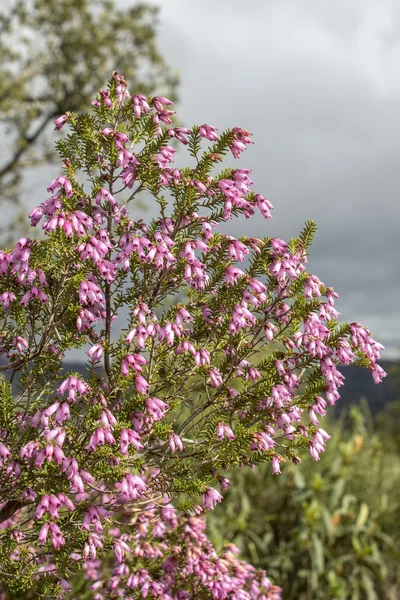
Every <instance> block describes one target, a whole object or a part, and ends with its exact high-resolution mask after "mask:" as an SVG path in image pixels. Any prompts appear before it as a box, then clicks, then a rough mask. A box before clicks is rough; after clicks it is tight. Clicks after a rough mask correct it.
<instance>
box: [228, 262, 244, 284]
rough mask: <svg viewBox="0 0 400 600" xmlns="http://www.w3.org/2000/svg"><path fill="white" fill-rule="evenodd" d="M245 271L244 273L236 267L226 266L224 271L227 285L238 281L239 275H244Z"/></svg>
mask: <svg viewBox="0 0 400 600" xmlns="http://www.w3.org/2000/svg"><path fill="white" fill-rule="evenodd" d="M245 275H246V273H244V272H243V271H242V270H241V269H238V268H237V267H232V266H230V267H227V269H226V271H225V281H226V284H227V285H234V284H235V283H237V282H238V280H239V278H240V277H244V276H245Z"/></svg>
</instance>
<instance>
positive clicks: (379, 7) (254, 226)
mask: <svg viewBox="0 0 400 600" xmlns="http://www.w3.org/2000/svg"><path fill="white" fill-rule="evenodd" d="M128 2H129V0H117V3H118V4H119V5H120V6H121V7H122V6H124V7H126V6H127V4H128ZM154 3H155V4H160V3H159V2H154ZM160 25H161V26H160V30H159V33H160V36H159V46H160V49H161V51H162V53H163V55H164V56H165V58H166V60H167V61H168V62H169V64H170V65H171V66H173V67H175V68H176V69H177V70H178V71H179V72H180V75H181V88H180V104H179V106H178V107H177V111H178V116H179V118H180V120H181V122H183V124H185V125H187V126H191V125H193V124H198V125H201V124H203V123H209V124H211V125H214V126H216V127H218V128H219V130H221V131H222V130H223V129H225V128H227V127H233V126H236V125H238V126H241V127H244V128H245V129H248V130H250V131H251V132H252V133H253V140H254V145H253V146H251V147H249V149H248V150H246V152H245V153H244V154H243V155H242V158H241V159H240V160H239V161H234V160H233V159H231V160H230V164H231V166H233V165H235V166H236V167H238V168H239V167H240V168H251V169H252V170H253V173H252V179H253V180H254V182H255V185H254V189H255V191H257V192H259V193H261V194H263V195H264V196H265V197H267V198H268V199H269V200H270V201H271V202H272V204H273V206H274V211H273V219H272V220H271V221H264V220H263V219H257V218H254V219H250V220H249V221H246V220H245V219H243V220H237V219H236V220H235V221H234V222H232V224H231V225H230V229H229V231H230V233H231V234H232V235H237V236H239V235H254V236H263V235H268V236H271V237H281V238H283V239H288V238H290V237H291V236H293V237H294V236H297V235H298V233H299V231H300V230H301V229H302V227H303V224H304V222H305V221H306V220H307V219H310V218H312V219H314V220H315V221H316V222H317V223H318V226H319V233H318V235H317V239H316V243H315V245H314V246H313V248H312V257H311V259H310V261H309V264H308V270H309V271H310V272H313V273H315V274H316V275H317V276H318V277H319V278H320V279H321V280H322V281H323V282H324V283H325V284H326V285H329V286H333V287H334V288H335V290H336V291H337V292H338V294H339V296H340V298H339V300H338V301H337V303H336V307H337V309H338V310H339V311H340V313H341V317H340V318H341V320H347V321H359V322H361V323H363V324H364V325H367V326H368V327H369V328H370V329H371V331H372V333H373V335H374V337H375V338H376V339H378V341H380V342H381V343H383V344H384V345H385V346H386V351H385V352H384V353H383V357H384V358H399V350H400V302H399V299H398V298H399V292H400V267H399V258H398V257H399V250H398V247H399V243H398V240H400V203H399V194H400V168H399V164H398V163H399V160H400V152H399V151H400V119H399V111H400V43H399V42H400V3H399V2H398V0H394V1H391V0H379V1H378V0H335V1H334V2H333V1H330V0H246V2H243V1H242V0H166V1H164V2H161V24H160ZM130 91H131V93H137V92H140V90H132V89H131V90H130ZM37 173H38V175H37V176H40V170H38V171H37ZM48 177H49V176H48V170H47V173H46V180H45V181H43V182H42V183H41V187H42V188H43V191H44V189H45V187H46V185H47V179H48ZM37 186H38V180H37V178H36V180H35V181H34V180H29V181H27V188H26V194H28V196H29V194H30V189H33V188H35V189H34V194H33V196H35V198H36V200H39V201H40V200H42V199H43V197H42V195H40V196H38V195H37ZM33 196H32V195H31V202H32V201H33ZM35 204H37V202H35ZM148 216H149V215H148Z"/></svg>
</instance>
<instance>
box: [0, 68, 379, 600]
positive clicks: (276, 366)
mask: <svg viewBox="0 0 400 600" xmlns="http://www.w3.org/2000/svg"><path fill="white" fill-rule="evenodd" d="M171 105H172V102H171V101H170V100H169V99H167V98H165V97H161V96H156V97H153V98H151V97H146V96H144V95H142V94H136V95H134V96H133V97H131V96H130V94H129V92H128V90H127V87H126V82H125V79H124V78H123V77H122V76H121V75H120V74H118V73H116V72H114V74H113V77H112V79H111V80H110V82H109V86H108V88H107V89H103V90H100V93H99V94H98V96H97V98H96V99H95V100H94V101H93V102H92V107H93V111H92V113H90V114H82V115H77V114H75V113H72V112H70V111H69V112H67V113H65V114H64V115H61V116H60V117H58V118H57V119H56V121H55V123H56V127H57V128H61V127H63V126H65V125H66V123H68V125H69V127H70V130H71V133H69V134H68V135H67V136H66V137H65V138H64V139H61V140H60V141H59V142H58V143H57V149H58V152H59V154H60V156H61V158H62V161H63V163H62V169H63V174H62V175H60V176H59V177H57V178H56V179H54V181H53V182H52V183H51V184H50V186H49V188H48V192H49V193H51V198H49V199H47V200H45V201H44V202H43V203H42V204H41V205H40V206H38V207H37V208H36V209H34V210H32V211H31V213H30V215H29V216H30V219H31V223H32V225H33V226H36V225H38V224H39V223H40V222H42V228H43V229H44V231H45V234H46V237H45V239H44V240H30V239H28V238H22V239H20V240H19V241H18V242H17V243H16V245H15V247H14V249H13V250H11V251H7V252H3V253H1V255H0V275H1V276H0V304H1V305H2V306H1V308H0V310H1V313H0V316H1V318H2V337H1V350H2V352H3V354H5V356H6V357H7V359H8V360H7V364H5V365H4V366H2V367H0V370H1V371H2V372H3V373H8V374H9V378H10V380H15V379H16V378H17V377H18V381H19V388H20V393H19V395H18V396H17V398H13V396H12V393H11V383H10V381H8V382H6V381H4V382H3V384H2V386H1V392H2V393H1V396H0V398H1V402H0V456H1V464H0V481H1V482H2V483H1V488H0V494H1V495H0V501H1V502H2V508H1V511H0V522H2V523H3V525H2V526H3V528H4V529H3V531H2V532H1V533H0V562H1V564H2V565H3V566H2V575H3V582H4V583H3V585H4V586H5V588H6V590H7V593H8V594H9V595H10V597H12V594H16V593H21V592H24V593H25V594H26V593H27V590H32V585H33V584H32V582H34V585H35V586H36V587H37V590H38V592H40V594H42V595H46V594H47V595H51V596H52V597H56V596H57V595H58V596H61V595H63V594H64V595H65V591H66V590H68V589H69V584H68V581H67V580H68V579H70V577H71V574H73V572H74V570H76V569H77V568H78V567H79V566H82V565H84V566H85V568H86V570H87V578H89V579H92V580H94V583H93V586H94V587H93V589H95V590H96V592H95V598H96V599H102V598H109V597H113V596H116V597H118V598H121V597H129V598H141V597H146V595H147V594H148V593H151V594H152V595H153V596H157V595H158V596H160V595H161V594H163V595H162V597H163V599H164V600H169V599H172V598H182V599H184V598H196V599H197V598H227V597H229V598H232V599H236V600H238V599H239V598H240V599H241V600H250V599H258V600H265V599H266V598H268V599H270V600H276V599H278V598H279V597H280V590H279V588H276V587H275V586H274V585H272V583H271V582H270V581H269V580H268V579H267V578H266V575H265V573H263V572H259V571H256V570H255V569H254V568H253V567H251V566H250V565H248V564H247V563H238V561H237V558H236V557H235V550H234V549H232V548H228V549H226V550H225V552H224V554H223V556H222V557H221V556H218V555H217V554H216V552H215V551H214V549H213V548H212V547H211V546H210V543H209V542H208V540H207V539H206V538H205V537H204V534H203V528H204V522H203V521H202V520H201V519H198V518H197V517H196V515H201V514H202V513H203V512H204V511H207V510H210V509H212V508H213V507H214V506H215V505H216V504H217V503H219V502H220V501H221V500H222V495H221V492H222V493H223V491H224V490H225V489H226V488H227V486H229V481H228V480H227V478H226V477H225V475H226V470H227V469H230V468H236V467H239V466H241V467H243V466H254V465H257V464H259V463H262V462H270V463H271V465H272V470H273V472H274V473H275V474H279V473H280V466H281V465H282V464H283V463H285V462H287V461H293V462H294V463H295V464H298V463H299V462H300V458H299V453H301V450H302V449H308V451H309V453H310V455H311V457H312V458H313V459H314V460H318V459H319V456H320V454H321V453H322V452H324V450H325V443H326V441H327V440H328V439H329V437H330V436H329V434H328V433H326V431H324V430H323V429H322V428H321V427H320V426H319V422H318V419H319V416H321V415H324V414H325V412H326V406H327V402H328V403H330V404H334V403H335V402H336V400H337V399H338V398H339V392H338V388H339V387H340V386H341V385H342V384H343V379H344V378H343V376H342V375H341V374H340V372H339V371H338V370H337V365H338V364H341V363H345V364H349V363H351V362H354V363H355V364H358V365H360V366H364V367H366V368H368V369H369V370H370V371H371V373H372V376H373V377H374V380H375V382H379V381H380V380H381V378H382V377H383V376H385V373H384V371H383V369H382V368H381V367H380V366H379V365H378V364H377V360H378V359H379V351H380V348H382V346H381V345H380V344H378V343H377V342H375V340H373V338H372V337H371V335H370V332H369V331H368V330H367V329H366V328H364V327H363V326H361V325H360V324H358V323H351V324H342V325H339V324H338V323H337V321H336V317H337V315H338V313H337V311H336V310H335V308H334V299H335V297H336V296H337V294H336V293H335V292H334V291H333V289H332V288H329V287H326V286H325V285H324V284H323V283H322V282H321V281H320V280H319V279H318V278H317V277H316V276H314V275H310V274H308V273H307V272H306V270H305V263H306V261H307V250H308V248H309V246H310V244H311V242H312V239H313V235H314V233H315V230H316V226H315V224H314V223H313V222H312V221H309V222H307V223H306V226H305V228H304V230H303V231H302V232H301V234H300V236H299V238H297V239H291V240H290V241H289V242H288V243H287V242H285V241H283V240H281V239H279V238H271V237H265V238H263V239H258V238H254V237H250V238H249V237H242V238H241V239H240V240H237V239H234V238H232V237H231V236H228V235H224V234H222V233H221V232H219V231H218V230H217V227H218V224H219V223H221V222H223V221H226V220H229V219H231V218H232V217H235V216H237V215H239V214H245V215H246V216H247V217H249V218H250V217H251V216H253V215H254V214H255V212H256V211H259V212H260V213H261V215H263V216H264V218H265V219H269V218H270V217H271V212H270V211H271V209H272V205H271V204H270V203H269V201H268V200H266V199H265V198H264V197H263V196H262V195H261V194H257V193H255V192H252V191H251V187H252V184H253V182H252V181H251V180H250V178H249V174H250V171H249V170H248V169H225V170H223V171H222V172H221V173H220V174H219V175H212V174H211V173H213V172H214V169H215V166H216V165H217V164H218V163H219V162H221V161H222V160H223V156H224V155H225V154H226V153H227V152H229V151H231V152H232V154H233V155H234V157H235V158H239V156H240V154H241V153H242V152H243V151H244V150H245V149H246V146H247V145H248V144H250V143H251V137H250V134H249V132H247V131H246V130H244V129H241V128H240V127H235V128H233V129H232V130H228V131H225V132H223V133H221V134H218V133H217V130H216V129H215V127H213V126H211V125H208V124H203V125H201V126H194V127H192V128H191V129H186V128H182V127H173V126H172V127H171V126H170V125H171V123H172V120H171V117H172V114H173V111H172V109H171ZM171 139H175V140H178V142H180V143H181V144H182V145H183V146H184V147H186V148H187V149H188V151H189V154H190V155H191V162H192V163H193V166H192V167H187V168H182V169H176V168H173V166H172V163H173V160H174V153H175V150H174V148H173V147H171V146H170V145H169V142H170V140H171ZM83 175H84V177H83ZM143 193H147V194H150V195H151V197H152V200H153V202H154V203H156V204H157V205H158V207H159V217H158V218H156V219H153V220H152V221H151V222H150V223H148V224H145V223H144V222H143V221H142V220H139V221H134V220H132V219H131V218H130V217H129V215H128V211H127V205H128V204H129V202H131V201H132V200H133V199H134V198H136V197H137V196H138V195H140V194H143ZM237 263H246V265H247V266H243V269H241V268H239V267H237V266H236V264H237ZM124 307H125V308H126V309H128V317H127V318H126V319H125V322H124V327H123V329H122V331H121V332H120V335H119V337H118V338H117V339H114V338H112V336H111V332H112V329H113V327H114V326H115V320H116V319H117V320H118V316H121V311H122V309H123V308H124ZM71 348H81V349H86V351H87V356H88V365H87V368H88V372H87V376H86V377H85V378H83V377H81V376H79V374H76V373H71V372H65V370H64V368H63V367H64V366H65V365H64V363H63V356H64V353H65V352H66V351H68V350H70V349H71ZM266 350H269V352H266ZM4 521H5V524H4ZM97 561H100V562H97ZM108 569H110V570H111V572H108ZM149 590H150V592H149Z"/></svg>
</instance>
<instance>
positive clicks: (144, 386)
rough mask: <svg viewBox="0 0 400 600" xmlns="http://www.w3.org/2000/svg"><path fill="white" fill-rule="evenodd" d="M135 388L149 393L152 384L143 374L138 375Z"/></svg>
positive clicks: (140, 392)
mask: <svg viewBox="0 0 400 600" xmlns="http://www.w3.org/2000/svg"><path fill="white" fill-rule="evenodd" d="M135 388H136V390H137V392H138V393H139V394H147V393H148V391H149V390H150V384H149V383H148V382H147V381H146V379H145V378H144V377H142V376H141V375H136V377H135Z"/></svg>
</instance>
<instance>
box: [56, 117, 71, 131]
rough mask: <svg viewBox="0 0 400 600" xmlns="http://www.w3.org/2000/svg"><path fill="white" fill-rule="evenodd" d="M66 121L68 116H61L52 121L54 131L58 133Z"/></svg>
mask: <svg viewBox="0 0 400 600" xmlns="http://www.w3.org/2000/svg"><path fill="white" fill-rule="evenodd" d="M67 121H68V115H61V117H58V119H56V120H55V121H53V123H54V125H55V127H54V129H55V130H56V131H59V130H60V129H61V128H62V127H64V125H65V123H66V122H67Z"/></svg>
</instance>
